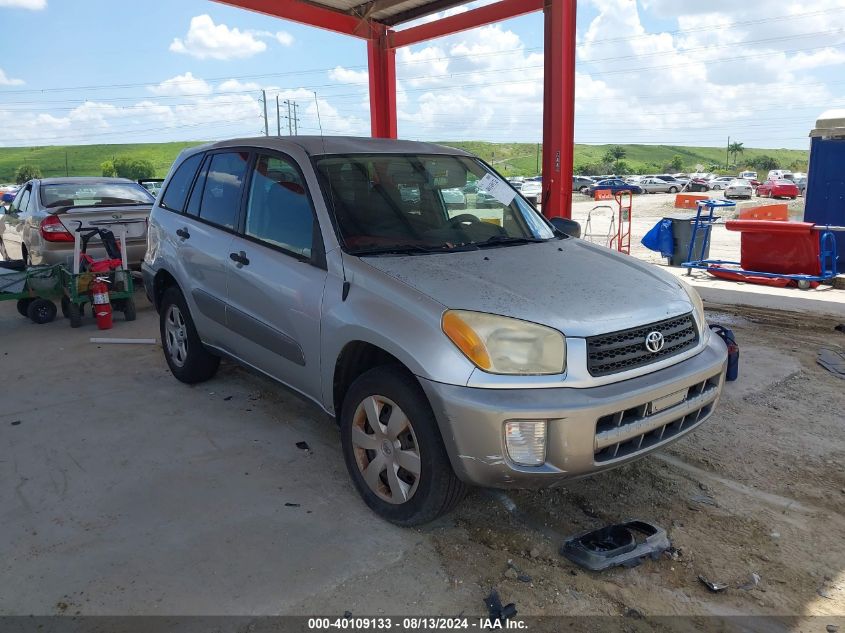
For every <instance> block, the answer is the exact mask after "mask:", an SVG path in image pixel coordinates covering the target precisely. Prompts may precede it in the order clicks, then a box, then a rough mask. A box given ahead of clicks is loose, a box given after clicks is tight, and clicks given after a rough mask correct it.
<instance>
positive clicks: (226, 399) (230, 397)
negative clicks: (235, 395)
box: [223, 396, 232, 402]
mask: <svg viewBox="0 0 845 633" xmlns="http://www.w3.org/2000/svg"><path fill="white" fill-rule="evenodd" d="M223 399H224V400H225V401H226V402H228V401H229V400H231V399H232V396H226V397H225V398H223Z"/></svg>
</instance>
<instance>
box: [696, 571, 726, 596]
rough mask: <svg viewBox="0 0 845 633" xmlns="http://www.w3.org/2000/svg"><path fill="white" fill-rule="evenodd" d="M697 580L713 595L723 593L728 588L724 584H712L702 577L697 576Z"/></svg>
mask: <svg viewBox="0 0 845 633" xmlns="http://www.w3.org/2000/svg"><path fill="white" fill-rule="evenodd" d="M698 579H699V580H700V581H701V584H703V585H704V586H705V587H707V588H708V589H709V590H710V591H712V592H713V593H719V592H720V591H724V590H725V589H727V588H728V585H727V583H724V582H712V581H710V580H707V579H706V578H705V577H704V576H701V575H699V577H698Z"/></svg>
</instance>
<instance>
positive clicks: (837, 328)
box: [833, 323, 845, 334]
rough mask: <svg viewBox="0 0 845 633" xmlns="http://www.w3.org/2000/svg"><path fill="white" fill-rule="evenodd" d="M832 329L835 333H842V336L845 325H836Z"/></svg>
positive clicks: (844, 332)
mask: <svg viewBox="0 0 845 633" xmlns="http://www.w3.org/2000/svg"><path fill="white" fill-rule="evenodd" d="M833 329H834V330H836V331H837V332H842V333H843V334H845V323H840V324H839V325H837V326H836V327H835V328H833Z"/></svg>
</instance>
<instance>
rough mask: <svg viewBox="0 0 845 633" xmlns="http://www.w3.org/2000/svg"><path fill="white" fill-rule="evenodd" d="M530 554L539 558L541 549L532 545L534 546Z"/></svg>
mask: <svg viewBox="0 0 845 633" xmlns="http://www.w3.org/2000/svg"><path fill="white" fill-rule="evenodd" d="M528 555H529V556H530V557H531V558H539V557H540V550H539V549H537V548H536V547H532V548H531V551H530V552H528Z"/></svg>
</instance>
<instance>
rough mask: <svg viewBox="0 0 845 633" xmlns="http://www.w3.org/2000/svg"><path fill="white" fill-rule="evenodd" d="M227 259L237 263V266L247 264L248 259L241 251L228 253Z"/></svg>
mask: <svg viewBox="0 0 845 633" xmlns="http://www.w3.org/2000/svg"><path fill="white" fill-rule="evenodd" d="M229 259H231V260H232V261H233V262H236V263H237V264H238V268H240V267H241V266H249V259H248V258H247V256H246V253H244V252H243V251H240V252H238V253H229Z"/></svg>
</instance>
